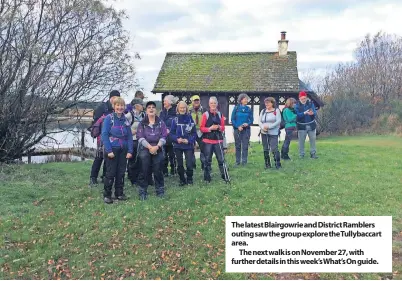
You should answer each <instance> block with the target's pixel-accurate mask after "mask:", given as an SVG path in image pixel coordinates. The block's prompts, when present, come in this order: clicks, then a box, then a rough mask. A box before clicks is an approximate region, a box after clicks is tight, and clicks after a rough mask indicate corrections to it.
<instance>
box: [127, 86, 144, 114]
mask: <svg viewBox="0 0 402 281" xmlns="http://www.w3.org/2000/svg"><path fill="white" fill-rule="evenodd" d="M144 98H145V96H144V93H143V92H142V91H140V90H138V91H136V92H135V94H134V99H133V100H132V101H131V103H129V104H128V105H127V107H126V110H124V114H127V113H129V112H131V111H133V106H134V105H133V104H132V103H133V101H134V100H141V102H142V103H144ZM144 114H145V112H144Z"/></svg>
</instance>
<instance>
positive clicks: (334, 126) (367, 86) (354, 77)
mask: <svg viewBox="0 0 402 281" xmlns="http://www.w3.org/2000/svg"><path fill="white" fill-rule="evenodd" d="M354 54H355V58H356V60H355V62H353V63H343V64H339V65H337V66H336V67H335V68H334V69H333V70H332V71H331V72H328V73H327V75H326V77H325V78H324V80H323V82H324V83H323V86H322V87H323V89H324V91H323V95H322V98H323V99H324V101H325V102H326V106H325V107H324V108H323V110H321V112H320V113H319V114H320V120H321V121H322V122H321V123H322V124H321V125H322V129H323V130H324V131H326V132H330V133H352V132H356V131H362V130H367V129H370V128H371V127H372V126H373V123H375V122H376V120H377V118H379V117H380V115H382V114H384V113H388V114H392V113H398V112H393V111H392V110H394V111H395V108H396V109H397V110H396V111H398V109H401V105H400V103H398V101H399V100H400V98H401V96H402V79H401V78H400V77H402V37H398V36H395V35H389V34H385V33H382V32H379V33H377V34H376V35H374V36H371V35H367V36H366V37H365V38H364V40H362V42H361V43H360V45H359V47H358V48H356V50H355V52H354ZM393 105H396V106H394V107H395V108H393ZM398 106H399V108H398ZM383 129H385V128H383Z"/></svg>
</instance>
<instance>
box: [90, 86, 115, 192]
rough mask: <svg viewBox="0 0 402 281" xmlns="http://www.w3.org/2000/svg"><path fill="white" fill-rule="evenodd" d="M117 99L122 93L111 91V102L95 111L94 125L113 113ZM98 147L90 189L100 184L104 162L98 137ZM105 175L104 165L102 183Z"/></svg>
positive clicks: (104, 103) (105, 103)
mask: <svg viewBox="0 0 402 281" xmlns="http://www.w3.org/2000/svg"><path fill="white" fill-rule="evenodd" d="M116 97H120V92H119V91H117V90H113V91H111V92H110V94H109V100H108V101H107V102H103V103H102V104H101V105H99V106H98V108H97V109H96V110H95V112H94V116H93V118H94V120H93V122H92V125H93V124H95V122H96V121H98V119H99V118H101V117H102V116H103V115H105V116H106V115H108V114H110V113H112V112H113V106H112V104H113V100H114V99H115V98H116ZM96 145H97V151H96V155H95V159H94V162H93V164H92V168H91V175H90V178H89V186H90V187H91V186H94V185H96V184H98V175H99V170H100V168H101V166H102V162H103V144H102V142H101V139H100V136H99V137H97V142H96ZM105 174H106V167H105V165H103V174H102V177H101V179H102V180H101V182H103V179H104V177H105Z"/></svg>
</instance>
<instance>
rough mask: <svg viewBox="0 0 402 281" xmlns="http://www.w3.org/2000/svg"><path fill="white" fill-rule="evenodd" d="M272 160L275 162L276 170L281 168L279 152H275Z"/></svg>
mask: <svg viewBox="0 0 402 281" xmlns="http://www.w3.org/2000/svg"><path fill="white" fill-rule="evenodd" d="M274 160H275V168H277V169H279V168H282V165H281V154H280V153H279V151H277V152H276V153H274Z"/></svg>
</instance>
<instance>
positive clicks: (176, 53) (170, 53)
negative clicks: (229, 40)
mask: <svg viewBox="0 0 402 281" xmlns="http://www.w3.org/2000/svg"><path fill="white" fill-rule="evenodd" d="M288 53H292V54H295V53H296V51H288ZM222 54H224V55H251V54H256V55H261V54H278V52H166V55H222Z"/></svg>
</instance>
